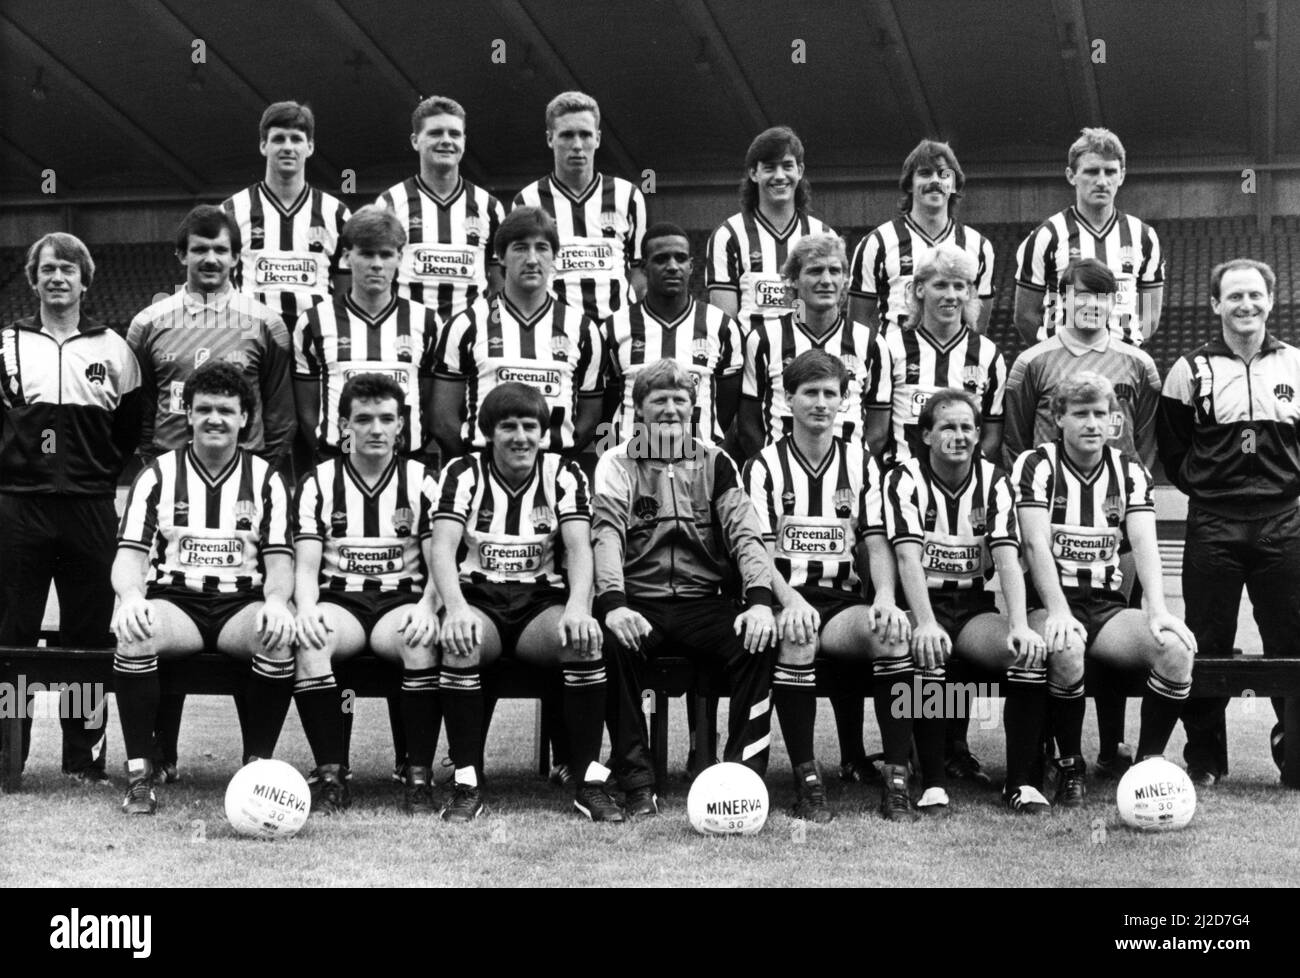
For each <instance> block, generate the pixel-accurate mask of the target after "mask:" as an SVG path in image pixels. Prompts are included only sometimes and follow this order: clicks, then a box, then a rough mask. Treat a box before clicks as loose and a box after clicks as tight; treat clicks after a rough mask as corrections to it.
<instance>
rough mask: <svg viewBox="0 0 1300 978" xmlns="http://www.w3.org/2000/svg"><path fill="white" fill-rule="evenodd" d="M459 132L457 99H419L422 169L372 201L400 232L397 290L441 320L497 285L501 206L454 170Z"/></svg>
mask: <svg viewBox="0 0 1300 978" xmlns="http://www.w3.org/2000/svg"><path fill="white" fill-rule="evenodd" d="M465 138H466V125H465V110H464V109H463V108H462V107H461V105H460V103H459V102H456V101H454V100H453V99H449V98H443V97H442V96H440V95H433V96H430V97H429V98H426V99H424V100H423V101H421V102H420V104H419V105H417V106H416V107H415V111H414V112H412V113H411V148H412V149H414V150H415V152H416V153H417V154H418V155H419V157H420V172H419V173H418V174H416V175H415V176H413V177H411V178H409V179H407V180H404V181H403V182H401V183H399V184H395V185H394V186H392V187H389V188H388V189H387V190H385V191H384V192H383V194H381V195H380V197H379V199H378V200H377V201H375V203H377V204H378V205H379V206H380V207H387V208H388V209H389V210H391V211H392V212H393V213H394V214H395V215H397V220H398V221H399V222H400V223H401V225H402V228H403V229H404V230H405V232H406V237H405V245H404V247H403V248H402V261H401V265H400V266H399V267H398V271H397V294H398V296H400V297H401V298H403V299H410V300H411V301H412V302H421V303H423V304H424V305H426V306H429V307H430V308H431V309H435V310H437V313H438V319H439V320H440V321H441V322H444V323H445V322H447V321H448V320H450V319H451V318H452V317H453V316H458V315H460V314H461V313H462V312H464V311H465V310H466V309H468V308H469V306H470V304H471V303H473V302H474V300H475V299H477V298H479V297H480V296H486V295H490V294H495V293H497V292H499V291H500V290H501V266H500V264H499V263H498V262H497V259H496V254H495V253H494V252H493V250H492V239H493V237H494V236H495V235H496V232H497V228H498V227H500V226H501V222H502V220H504V219H505V209H504V208H503V207H502V206H501V202H500V201H499V200H497V199H496V198H495V197H493V196H492V195H491V194H489V193H488V192H487V191H486V190H484V189H483V188H482V187H477V186H475V185H474V184H472V183H470V182H469V181H468V180H466V179H465V178H464V177H462V176H461V175H460V161H461V158H462V157H463V156H464V155H465Z"/></svg>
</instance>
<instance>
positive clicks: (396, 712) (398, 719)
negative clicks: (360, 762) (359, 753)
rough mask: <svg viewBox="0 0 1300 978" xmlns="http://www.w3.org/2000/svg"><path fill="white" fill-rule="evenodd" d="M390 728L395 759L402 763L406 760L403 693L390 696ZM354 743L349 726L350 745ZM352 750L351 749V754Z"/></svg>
mask: <svg viewBox="0 0 1300 978" xmlns="http://www.w3.org/2000/svg"><path fill="white" fill-rule="evenodd" d="M388 729H389V730H391V731H392V734H393V759H394V760H395V761H396V762H397V763H398V764H401V763H403V762H404V761H405V760H406V754H407V747H406V725H405V724H404V723H403V722H402V694H401V693H394V694H392V695H391V696H389V697H388ZM351 744H352V729H351V726H349V728H348V745H349V746H351ZM350 753H351V751H349V754H350Z"/></svg>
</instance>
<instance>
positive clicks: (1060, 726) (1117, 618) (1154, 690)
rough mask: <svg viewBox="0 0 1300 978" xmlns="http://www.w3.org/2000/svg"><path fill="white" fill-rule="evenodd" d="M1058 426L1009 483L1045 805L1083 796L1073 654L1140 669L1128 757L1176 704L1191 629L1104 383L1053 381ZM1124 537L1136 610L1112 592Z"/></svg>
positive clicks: (1155, 748)
mask: <svg viewBox="0 0 1300 978" xmlns="http://www.w3.org/2000/svg"><path fill="white" fill-rule="evenodd" d="M1053 410H1054V413H1055V416H1056V423H1057V426H1058V428H1059V429H1060V435H1059V436H1058V437H1057V439H1056V440H1055V441H1052V442H1047V443H1045V444H1042V445H1039V446H1038V447H1037V448H1034V449H1031V450H1030V451H1027V452H1025V453H1024V454H1023V455H1021V456H1020V458H1019V459H1017V460H1016V466H1015V470H1014V472H1013V474H1012V486H1013V488H1014V491H1015V494H1016V515H1017V518H1018V519H1019V521H1020V532H1021V540H1022V543H1023V545H1024V548H1025V554H1026V557H1027V563H1028V565H1029V579H1030V583H1031V585H1032V588H1031V590H1030V593H1029V606H1030V608H1031V609H1032V610H1031V613H1030V616H1029V624H1030V626H1031V627H1032V628H1033V629H1034V630H1035V631H1036V632H1038V633H1039V634H1041V635H1042V636H1043V638H1044V639H1045V640H1046V641H1047V649H1048V673H1047V681H1048V713H1049V717H1050V721H1051V729H1052V732H1053V734H1054V736H1055V738H1056V744H1057V748H1058V750H1059V751H1060V755H1061V756H1060V759H1059V760H1058V762H1057V764H1058V767H1059V776H1058V778H1057V787H1056V796H1055V799H1054V803H1055V804H1057V805H1065V806H1067V807H1078V806H1081V805H1082V804H1083V801H1084V795H1085V791H1086V787H1085V785H1086V780H1085V775H1086V766H1085V764H1084V761H1083V757H1082V756H1081V753H1082V752H1081V749H1080V744H1081V740H1082V731H1083V714H1084V705H1085V704H1084V697H1083V666H1084V656H1085V654H1086V655H1087V656H1090V657H1092V658H1095V659H1098V660H1100V661H1103V662H1106V663H1109V664H1110V665H1112V666H1113V667H1115V668H1119V669H1126V670H1133V669H1146V671H1147V689H1146V693H1145V695H1144V696H1143V698H1142V726H1141V733H1140V734H1139V739H1138V750H1137V754H1138V759H1139V760H1144V759H1145V758H1147V757H1153V756H1159V755H1160V754H1161V753H1162V752H1163V751H1164V749H1165V746H1166V745H1167V744H1168V742H1169V736H1170V734H1171V733H1172V732H1173V729H1174V724H1175V723H1177V721H1178V716H1179V714H1180V713H1181V712H1182V709H1183V706H1184V704H1185V703H1186V702H1187V694H1188V691H1189V690H1190V689H1191V684H1192V657H1193V656H1194V655H1195V653H1196V639H1195V637H1194V636H1193V635H1192V633H1191V631H1190V630H1188V628H1187V626H1186V625H1184V624H1183V623H1182V621H1180V620H1179V619H1178V618H1177V617H1175V616H1174V615H1172V614H1170V612H1169V609H1168V608H1167V607H1166V605H1165V595H1164V586H1163V583H1162V581H1161V569H1160V551H1159V549H1158V547H1157V544H1156V516H1155V507H1154V504H1153V502H1152V497H1151V477H1150V475H1148V474H1147V471H1146V469H1145V467H1143V465H1142V463H1141V462H1139V461H1138V460H1137V459H1134V458H1130V457H1129V456H1126V455H1124V454H1123V453H1122V452H1121V451H1120V450H1119V449H1118V448H1116V447H1115V446H1113V445H1109V444H1107V432H1108V429H1109V426H1110V419H1111V417H1112V415H1113V414H1114V413H1115V412H1116V411H1118V410H1119V403H1118V400H1117V398H1116V397H1115V390H1114V388H1113V386H1112V385H1111V383H1110V381H1109V380H1107V379H1106V378H1105V377H1103V376H1101V375H1100V374H1097V373H1092V372H1090V371H1081V372H1079V373H1076V374H1073V375H1071V376H1070V377H1067V378H1065V379H1064V380H1062V381H1061V383H1060V384H1058V385H1057V389H1056V395H1055V398H1054V400H1053ZM1122 535H1124V536H1127V538H1128V540H1129V542H1130V543H1131V544H1132V547H1133V558H1134V563H1135V566H1136V568H1137V576H1138V579H1139V581H1140V582H1141V585H1142V589H1143V592H1144V594H1145V598H1146V611H1145V613H1144V612H1143V611H1140V610H1138V609H1136V608H1128V607H1126V604H1127V603H1126V601H1125V599H1124V595H1123V593H1122V591H1121V590H1120V585H1121V584H1122V581H1123V575H1122V573H1121V571H1120V566H1119V544H1120V539H1121V536H1122Z"/></svg>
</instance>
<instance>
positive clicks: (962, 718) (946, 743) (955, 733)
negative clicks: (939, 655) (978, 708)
mask: <svg viewBox="0 0 1300 978" xmlns="http://www.w3.org/2000/svg"><path fill="white" fill-rule="evenodd" d="M949 689H950V690H951V693H952V704H953V711H952V712H953V715H952V716H950V717H949V718H948V722H947V723H945V724H944V725H943V756H944V757H952V755H953V751H954V750H955V748H956V746H957V745H958V744H964V743H966V738H967V735H968V733H969V731H970V714H971V707H972V704H973V701H974V699H975V696H974V694H973V693H972V692H971V690H970V689H969V688H968V687H967V685H966V684H965V683H955V684H954V685H952V686H951V687H949Z"/></svg>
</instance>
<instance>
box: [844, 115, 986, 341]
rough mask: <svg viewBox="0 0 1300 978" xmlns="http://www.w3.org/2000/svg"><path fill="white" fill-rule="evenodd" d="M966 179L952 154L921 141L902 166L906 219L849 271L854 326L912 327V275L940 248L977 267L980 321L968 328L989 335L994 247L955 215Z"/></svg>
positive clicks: (857, 252)
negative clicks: (955, 251) (944, 245)
mask: <svg viewBox="0 0 1300 978" xmlns="http://www.w3.org/2000/svg"><path fill="white" fill-rule="evenodd" d="M965 185H966V174H964V173H963V172H962V169H961V164H960V163H958V162H957V156H956V154H954V153H953V151H952V147H950V146H949V145H948V144H947V143H941V142H937V141H935V140H933V139H923V140H921V142H920V143H918V144H917V146H916V148H915V149H914V150H912V152H910V153H908V154H907V159H906V160H904V161H903V175H902V176H901V177H900V178H899V181H898V188H899V189H900V190H901V191H902V192H903V198H902V201H901V202H900V205H899V211H900V212H901V213H900V215H899V216H898V217H895V218H894V219H893V220H892V221H890V222H889V223H888V224H882V225H880V227H878V228H876V229H875V230H873V231H872V232H871V233H869V234H868V235H867V236H866V237H865V238H863V239H862V240H861V241H859V242H858V246H857V247H856V248H855V249H854V250H853V262H852V264H851V266H850V270H849V315H850V316H851V317H852V318H853V320H854V321H855V322H859V323H867V324H868V325H870V326H875V325H877V324H879V326H880V331H881V332H882V333H890V332H893V331H894V327H902V326H904V325H906V324H907V322H908V318H907V292H908V289H909V286H910V284H911V279H912V273H913V271H914V270H915V269H916V268H918V267H919V266H920V265H921V263H922V262H923V261H925V259H926V257H927V256H928V255H929V253H930V249H932V248H933V247H934V246H935V245H938V244H942V243H947V244H951V245H952V246H953V247H955V248H959V249H960V250H962V251H965V252H966V253H968V254H969V255H970V256H971V257H972V258H973V259H974V260H975V281H974V283H973V285H972V289H973V292H974V295H975V296H976V298H978V299H979V310H978V314H977V315H976V316H975V318H974V319H972V320H970V321H969V322H967V324H966V325H967V326H970V327H971V328H972V329H973V330H975V331H976V332H978V333H983V332H984V331H985V330H986V329H987V328H988V324H989V317H990V316H991V315H992V314H993V244H992V242H990V241H989V240H988V239H987V238H986V237H984V235H982V234H980V233H979V232H978V231H976V230H975V229H974V228H972V227H968V226H967V225H965V224H960V223H958V222H957V219H956V217H955V216H954V214H955V212H956V210H957V203H958V201H960V200H961V198H962V188H963V187H965Z"/></svg>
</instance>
